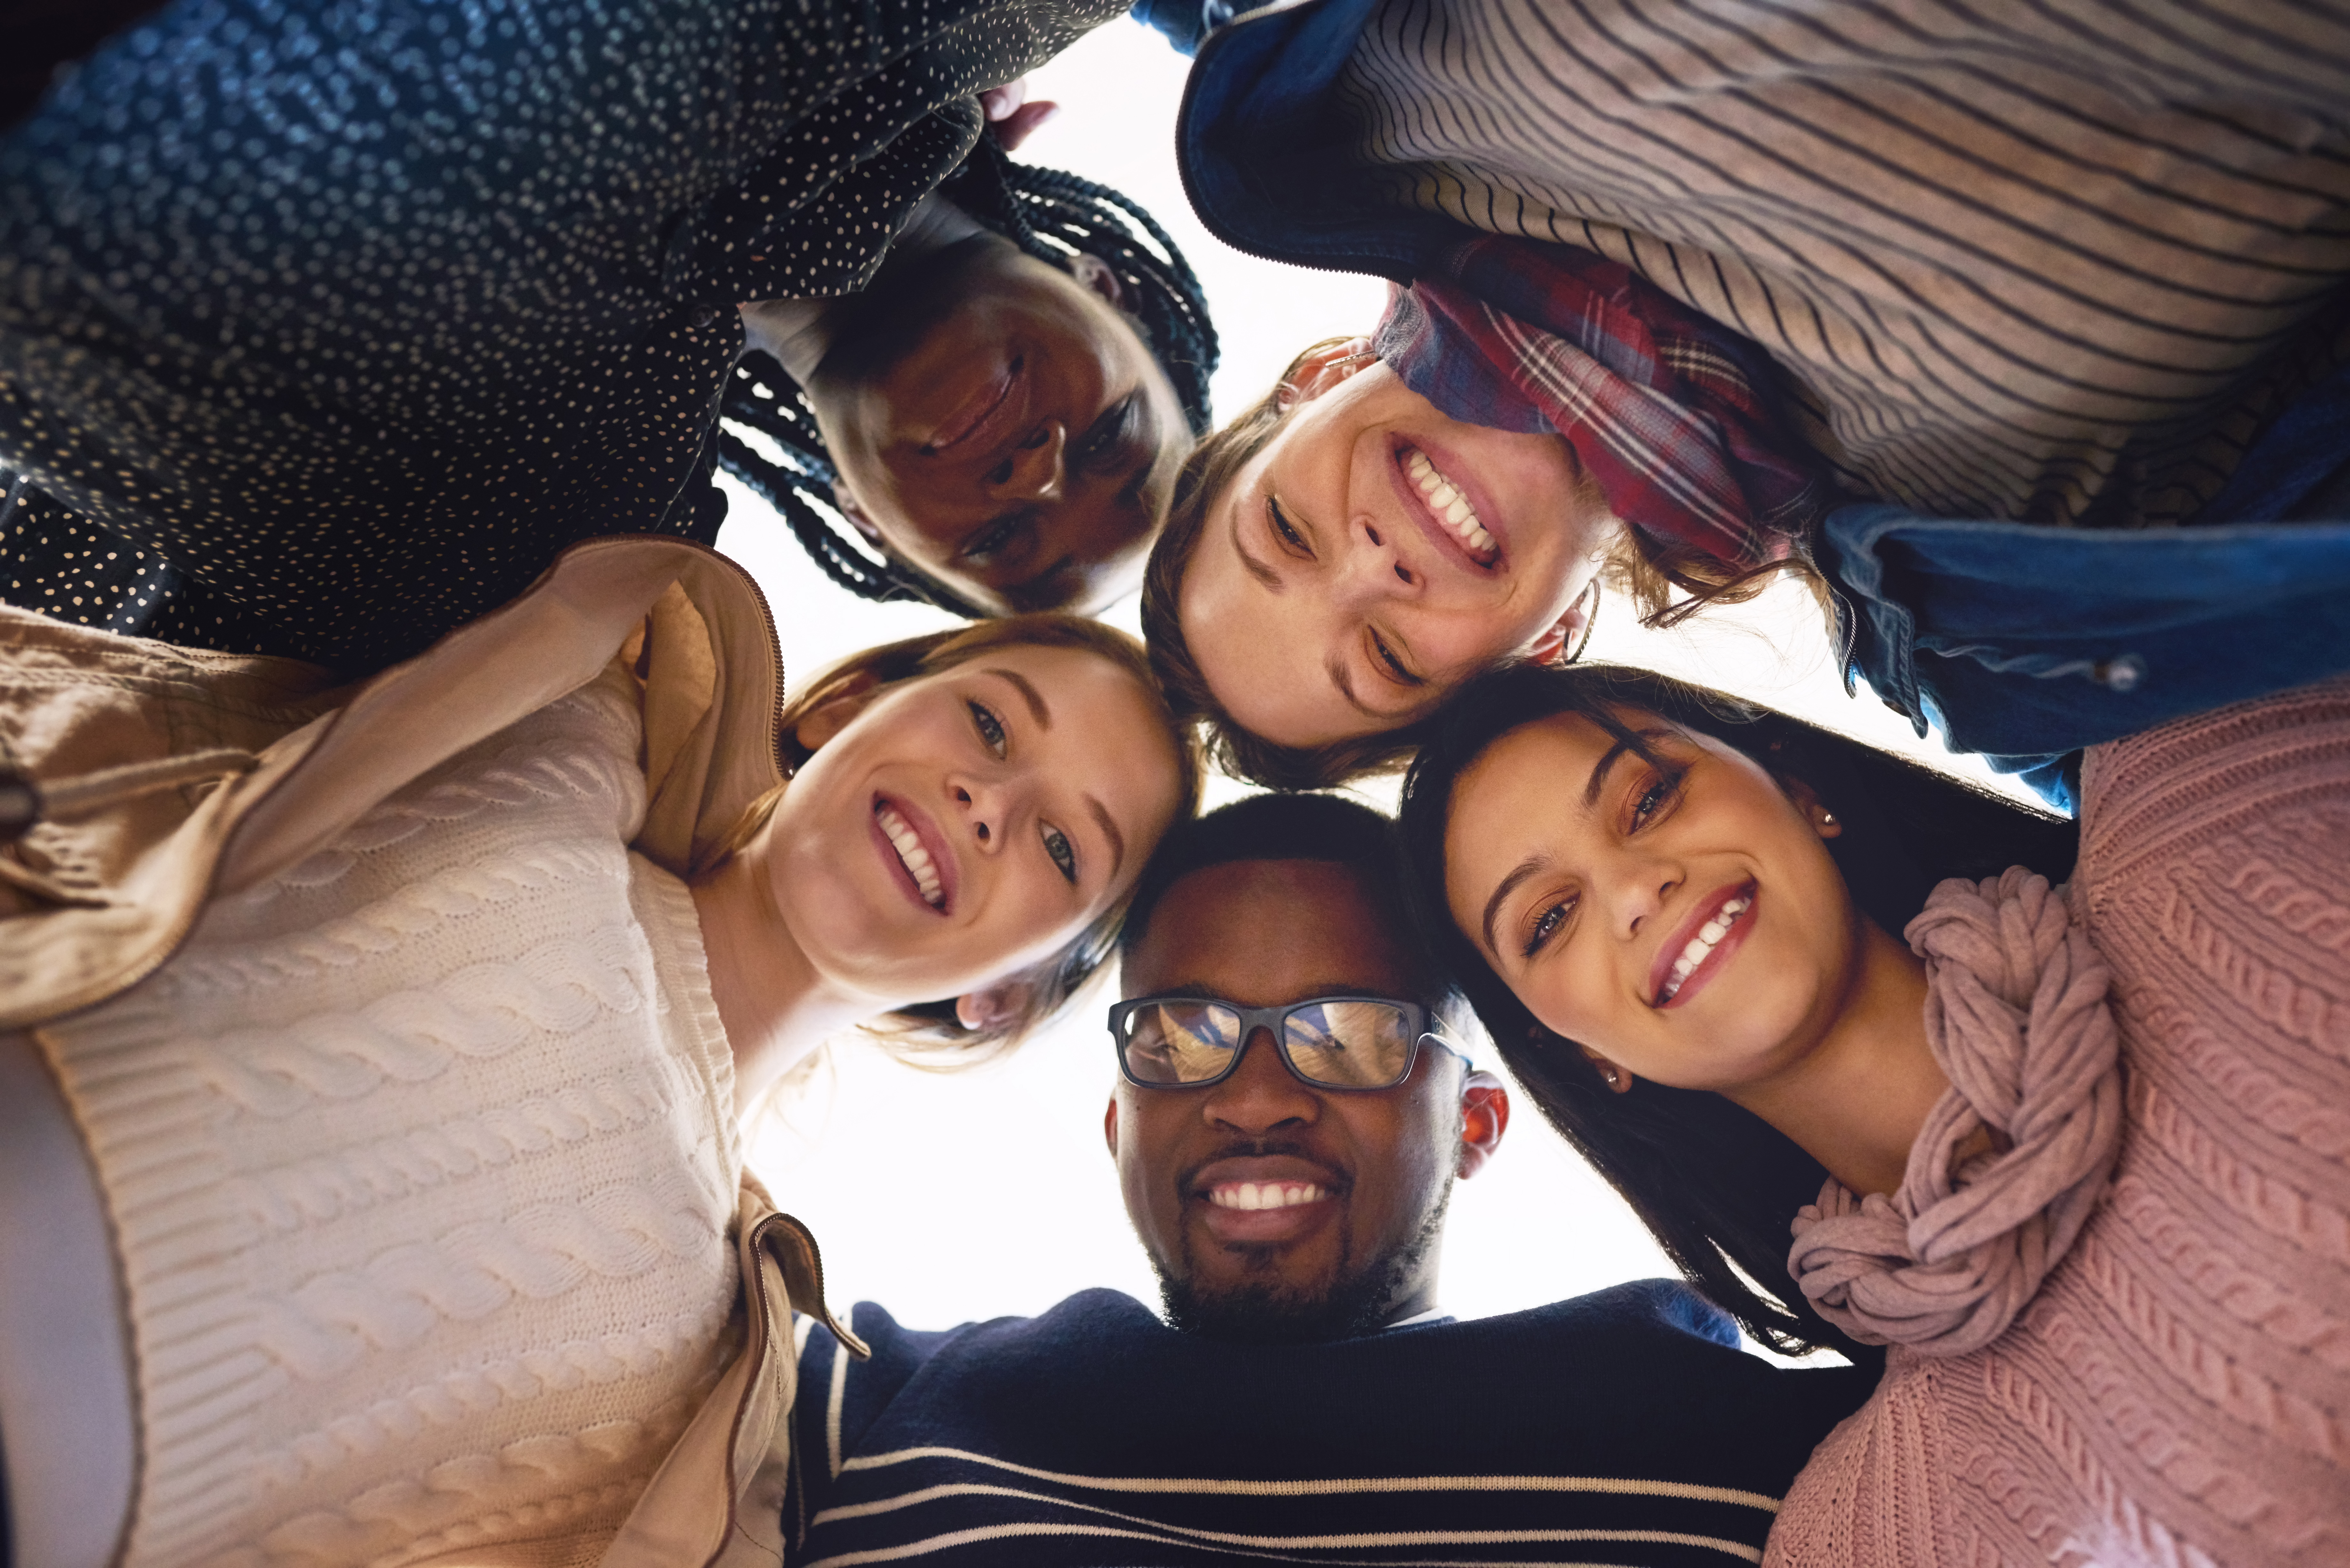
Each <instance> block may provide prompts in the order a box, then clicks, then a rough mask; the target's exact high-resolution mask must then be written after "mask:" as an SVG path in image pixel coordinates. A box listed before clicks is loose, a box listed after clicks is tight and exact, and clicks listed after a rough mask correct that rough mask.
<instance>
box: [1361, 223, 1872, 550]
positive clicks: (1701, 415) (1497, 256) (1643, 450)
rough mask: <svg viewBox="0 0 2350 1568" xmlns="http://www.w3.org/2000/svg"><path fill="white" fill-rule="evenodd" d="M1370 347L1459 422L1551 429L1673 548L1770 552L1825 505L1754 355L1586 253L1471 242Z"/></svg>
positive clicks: (1395, 305)
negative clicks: (1375, 349)
mask: <svg viewBox="0 0 2350 1568" xmlns="http://www.w3.org/2000/svg"><path fill="white" fill-rule="evenodd" d="M1374 343H1375V346H1376V348H1377V349H1378V355H1379V357H1380V358H1382V359H1384V360H1386V361H1387V362H1388V365H1389V366H1390V367H1392V368H1393V369H1394V370H1395V371H1396V373H1397V374H1398V375H1399V376H1400V377H1402V378H1403V381H1404V384H1405V385H1406V386H1408V387H1409V388H1410V389H1412V390H1413V391H1415V392H1418V393H1419V395H1420V396H1421V397H1424V398H1426V399H1428V400H1429V401H1430V402H1432V403H1434V404H1435V405H1436V406H1437V407H1438V408H1439V409H1440V410H1443V411H1444V412H1445V413H1447V414H1449V415H1451V417H1452V418H1454V419H1456V420H1462V421H1468V422H1470V423H1471V424H1481V425H1485V426H1489V427H1491V428H1492V429H1495V430H1508V431H1526V432H1534V433H1542V432H1548V431H1555V432H1557V433H1558V434H1560V435H1563V436H1565V438H1566V440H1567V444H1568V445H1570V446H1572V447H1573V448H1574V449H1575V457H1576V458H1577V460H1579V461H1580V462H1582V464H1583V465H1584V467H1585V468H1586V470H1588V471H1589V472H1590V473H1591V474H1592V476H1593V477H1594V478H1595V479H1596V480H1597V481H1598V482H1599V485H1600V488H1601V490H1602V491H1603V492H1604V493H1606V495H1607V503H1608V505H1609V506H1610V507H1611V508H1612V509H1613V510H1614V511H1615V513H1616V515H1617V516H1618V517H1620V518H1622V519H1623V520H1624V521H1625V522H1626V523H1627V524H1630V525H1631V526H1632V527H1634V528H1637V529H1639V530H1640V531H1641V532H1642V533H1644V534H1646V535H1649V536H1650V537H1651V538H1652V539H1655V540H1657V541H1659V542H1660V543H1662V544H1664V545H1668V546H1671V547H1673V548H1674V549H1676V550H1679V551H1687V552H1691V553H1694V554H1697V555H1700V556H1706V557H1708V558H1711V559H1712V560H1714V561H1717V562H1720V563H1722V564H1723V565H1726V566H1731V567H1735V568H1741V569H1742V568H1745V567H1750V566H1762V565H1763V564H1764V563H1765V562H1769V561H1777V560H1783V559H1784V558H1785V557H1786V556H1788V555H1790V554H1791V553H1792V552H1793V551H1794V549H1795V547H1796V546H1797V545H1798V544H1799V543H1800V542H1801V540H1802V539H1803V537H1804V531H1805V530H1806V529H1807V528H1809V527H1810V525H1811V524H1812V523H1813V522H1814V519H1816V518H1817V517H1818V515H1819V514H1820V512H1821V509H1822V507H1823V505H1824V504H1825V499H1826V495H1827V486H1826V483H1825V480H1824V479H1823V477H1822V469H1821V465H1820V462H1819V460H1818V459H1817V458H1816V457H1815V456H1814V454H1813V452H1811V449H1810V448H1809V447H1807V446H1806V445H1805V444H1804V442H1803V441H1800V440H1798V439H1797V438H1796V437H1795V436H1794V434H1793V433H1792V432H1790V431H1788V430H1787V428H1786V427H1785V424H1784V422H1783V421H1782V420H1781V419H1780V417H1779V413H1778V410H1777V409H1776V408H1775V407H1774V406H1773V401H1772V400H1771V398H1770V396H1769V395H1768V389H1770V388H1771V387H1772V386H1773V382H1774V373H1773V369H1772V368H1771V364H1770V361H1769V359H1768V358H1767V357H1766V356H1765V355H1764V354H1763V351H1762V350H1761V349H1760V348H1757V347H1756V346H1755V345H1754V344H1752V343H1751V342H1749V341H1748V340H1747V339H1745V338H1743V337H1740V336H1739V335H1738V334H1737V333H1735V332H1732V331H1731V330H1730V329H1728V328H1727V327H1721V326H1720V325H1718V324H1717V323H1715V322H1713V321H1711V320H1709V319H1708V318H1707V317H1703V316H1700V314H1698V313H1697V312H1696V311H1694V310H1691V309H1690V308H1689V307H1687V306H1683V305H1681V304H1679V303H1678V302H1677V301H1675V300H1674V299H1672V298H1671V297H1670V296H1668V295H1666V294H1665V292H1664V291H1663V290H1662V289H1659V288H1658V287H1657V286H1655V285H1654V284H1652V283H1650V282H1648V280H1647V279H1646V278H1643V277H1641V276H1640V275H1638V274H1637V273H1635V272H1633V271H1632V270H1631V269H1630V268H1628V267H1626V266H1622V265H1618V264H1617V263H1615V262H1611V261H1608V260H1606V259H1605V258H1603V257H1601V256H1597V255H1595V254H1592V253H1591V252H1589V251H1585V250H1577V249H1575V248H1574V247H1572V246H1568V245H1553V244H1537V243H1535V242H1534V241H1530V240H1514V239H1504V238H1499V237H1488V238H1484V239H1479V240H1473V241H1471V242H1469V243H1468V244H1462V245H1461V246H1458V247H1457V248H1455V249H1454V250H1452V251H1451V252H1449V253H1447V254H1446V255H1445V256H1444V257H1443V259H1442V261H1441V263H1440V265H1439V267H1438V269H1437V270H1436V271H1434V272H1431V273H1429V274H1425V275H1422V276H1421V277H1419V279H1418V280H1417V281H1416V282H1414V283H1413V284H1412V286H1410V287H1409V288H1408V289H1403V290H1400V291H1399V292H1398V293H1397V294H1396V296H1394V298H1393V299H1392V300H1391V301H1390V302H1389V304H1388V314H1387V317H1386V318H1385V319H1384V320H1382V321H1381V322H1380V323H1379V328H1378V335H1377V337H1375V339H1374Z"/></svg>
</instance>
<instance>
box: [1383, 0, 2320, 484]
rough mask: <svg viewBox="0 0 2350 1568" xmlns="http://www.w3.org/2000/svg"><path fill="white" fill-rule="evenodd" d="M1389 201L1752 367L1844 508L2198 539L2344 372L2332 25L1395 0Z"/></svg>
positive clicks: (1915, 9)
mask: <svg viewBox="0 0 2350 1568" xmlns="http://www.w3.org/2000/svg"><path fill="white" fill-rule="evenodd" d="M1345 92H1346V96H1347V101H1348V103H1349V105H1350V107H1351V108H1352V109H1354V111H1355V112H1356V113H1357V115H1358V116H1359V117H1360V124H1361V125H1362V127H1363V130H1362V140H1361V143H1360V151H1361V153H1362V154H1363V155H1364V156H1365V157H1367V159H1368V161H1370V162H1371V163H1372V164H1373V165H1375V166H1376V167H1378V168H1379V169H1381V170H1383V171H1387V178H1388V181H1389V182H1390V185H1389V188H1390V191H1391V192H1392V194H1393V195H1394V196H1395V197H1396V198H1397V199H1398V200H1399V201H1400V202H1404V203H1406V204H1409V205H1412V206H1416V207H1419V208H1423V209H1427V210H1432V211H1437V212H1441V213H1446V214H1448V215H1450V216H1451V217H1453V218H1456V219H1459V220H1461V221H1462V222H1464V223H1470V224H1471V225H1473V226H1475V227H1478V228H1482V229H1486V230H1490V231H1492V232H1493V233H1497V234H1521V235H1525V236H1529V237H1533V238H1537V239H1545V240H1555V241H1561V242H1564V243H1566V244H1577V245H1583V246H1587V247H1588V248H1590V249H1592V250H1595V251H1597V252H1598V253H1599V254H1602V255H1605V256H1607V257H1609V258H1611V259H1614V260H1617V261H1620V262H1623V263H1625V264H1626V265H1629V266H1631V267H1633V268H1635V269H1637V270H1638V271H1639V272H1640V273H1641V274H1642V275H1645V276H1647V277H1648V278H1649V279H1650V280H1651V281H1653V282H1654V283H1656V284H1658V285H1659V286H1661V287H1663V288H1664V289H1666V290H1667V291H1668V292H1669V293H1670V294H1671V295H1673V296H1674V297H1676V298H1678V299H1680V300H1682V301H1683V302H1685V303H1687V304H1689V305H1691V306H1695V307H1696V308H1698V309H1700V310H1702V311H1704V312H1706V313H1707V314H1708V315H1710V316H1712V317H1715V318H1716V319H1717V320H1720V321H1721V322H1723V323H1725V324H1727V325H1729V326H1731V327H1736V328H1737V329H1738V330H1740V331H1742V332H1744V333H1747V334H1748V335H1750V336H1752V337H1754V338H1756V339H1757V340H1758V341H1760V342H1761V343H1763V345H1764V346H1765V347H1766V348H1769V349H1770V350H1771V351H1772V352H1773V355H1774V356H1775V357H1776V358H1778V359H1779V361H1780V362H1781V364H1782V365H1783V366H1784V367H1785V368H1786V369H1787V370H1788V371H1789V372H1790V373H1791V376H1792V379H1793V380H1794V383H1795V386H1796V389H1797V391H1798V394H1799V399H1800V400H1801V401H1802V402H1803V403H1804V405H1805V408H1804V414H1805V416H1806V424H1807V427H1808V428H1807V433H1809V434H1810V435H1811V436H1812V437H1813V439H1814V441H1816V442H1817V443H1818V444H1819V445H1820V447H1821V448H1822V450H1823V451H1824V452H1826V453H1827V454H1828V456H1829V457H1830V458H1831V459H1832V460H1833V461H1834V462H1835V463H1836V464H1837V465H1838V466H1839V467H1840V468H1841V469H1842V470H1843V472H1844V475H1845V478H1846V483H1849V484H1850V485H1852V486H1853V487H1854V488H1856V489H1857V490H1859V491H1861V492H1863V493H1867V494H1871V495H1875V496H1878V497H1882V498H1886V499H1890V500H1896V501H1899V502H1902V503H1905V504H1908V505H1910V506H1913V507H1916V508H1918V509H1920V510H1923V511H1927V512H1929V513H1934V514H1942V515H1961V516H1978V517H1992V518H2012V519H2019V520H2026V521H2033V522H2054V523H2083V524H2097V525H2140V524H2162V523H2171V522H2178V521H2182V520H2185V519H2187V518H2189V517H2190V516H2191V515H2192V514H2193V513H2194V511H2195V510H2196V508H2197V507H2199V505H2200V504H2202V503H2203V502H2204V501H2205V500H2207V499H2209V497H2210V495H2211V494H2212V493H2214V492H2216V490H2217V489H2218V487H2219V485H2220V483H2221V482H2222V481H2223V480H2224V479H2225V477H2226V475H2227V474H2228V472H2230V470H2231V469H2232V468H2233V466H2234V464H2235V462H2236V460H2237V458H2238V457H2239V456H2240V455H2241V452H2242V450H2243V448H2244V447H2245V446H2246V445H2247V444H2249V442H2250V441H2251V437H2252V435H2253V434H2254V432H2255V431H2257V430H2258V429H2259V427H2260V425H2261V424H2262V421H2264V420H2265V419H2266V418H2267V417H2268V416H2269V415H2270V414H2271V413H2272V412H2273V411H2274V410H2275V409H2276V408H2277V407H2278V405H2279V403H2280V402H2281V400H2282V399H2283V398H2286V397H2289V396H2290V395H2292V394H2293V392H2294V391H2296V390H2298V389H2300V388H2301V387H2302V386H2303V385H2305V384H2307V382H2308V380H2309V379H2311V378H2313V377H2314V375H2315V374H2316V373H2318V372H2319V371H2321V370H2322V369H2324V368H2326V367H2328V366H2330V365H2333V364H2336V363H2340V362H2341V361H2342V360H2343V359H2344V358H2350V331H2345V325H2346V324H2350V294H2345V288H2344V286H2343V283H2342V278H2343V276H2344V275H2345V273H2350V5H2345V4H2344V3H2343V0H2206V3H2198V0H2137V3H2135V4H2132V3H2127V0H2066V3H2064V4H2058V3H2056V0H2041V3H2037V4H2035V3H2033V0H1971V3H1970V0H1883V3H1877V4H1869V3H1865V0H1812V3H1809V4H1804V3H1796V0H1783V3H1773V0H1389V3H1388V4H1387V5H1383V6H1382V7H1381V8H1380V10H1379V12H1378V15H1377V16H1375V18H1374V19H1373V21H1372V23H1371V25H1370V26H1368V27H1367V29H1366V31H1365V33H1364V34H1363V36H1362V38H1361V40H1360V42H1359V43H1358V44H1357V47H1356V49H1355V53H1354V56H1353V57H1352V60H1351V61H1350V63H1349V66H1348V73H1347V78H1346V80H1345Z"/></svg>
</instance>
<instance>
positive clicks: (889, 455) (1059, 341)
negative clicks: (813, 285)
mask: <svg viewBox="0 0 2350 1568" xmlns="http://www.w3.org/2000/svg"><path fill="white" fill-rule="evenodd" d="M1124 302H1125V301H1124V291H1123V289H1122V287H1121V286H1120V285H1119V283H1118V278H1117V275H1115V274H1114V273H1113V272H1112V271H1111V270H1110V268H1109V267H1108V266H1107V265H1106V264H1104V263H1103V262H1101V261H1100V260H1098V259H1097V258H1096V257H1093V256H1090V255H1083V254H1080V255H1076V256H1073V257H1071V258H1070V261H1069V264H1068V269H1067V270H1066V271H1063V270H1061V269H1060V268H1057V267H1052V266H1047V265H1045V264H1044V263H1042V262H1039V261H1037V260H1035V258H1033V257H1030V256H1027V255H1025V254H1022V253H1021V252H1019V251H1018V250H1016V249H1014V247H1013V246H1012V245H1011V244H1008V243H1006V242H1004V241H1003V240H1001V239H998V238H996V237H994V236H993V235H991V234H987V233H986V232H985V231H984V230H983V229H982V228H981V227H980V226H979V225H978V224H977V223H975V222H973V221H972V219H971V218H970V217H969V216H968V215H967V214H965V213H962V211H960V210H959V209H957V208H956V207H954V206H953V204H952V203H951V202H946V201H944V200H943V199H941V198H939V197H935V196H933V197H931V199H929V200H928V201H926V202H923V203H922V204H921V205H920V207H919V208H918V209H916V213H915V216H914V218H913V220H912V221H911V222H910V223H908V225H907V227H906V229H905V231H904V232H903V233H902V234H899V237H898V238H897V240H896V241H895V242H893V244H892V245H891V249H890V260H889V264H888V265H885V266H884V267H883V269H882V271H881V274H880V275H879V276H878V277H877V278H876V279H875V281H874V284H873V286H872V287H870V288H869V289H868V291H867V292H866V293H865V294H864V295H863V296H849V297H847V298H846V299H838V300H767V301H762V302H758V303H754V304H746V305H744V306H743V327H744V331H745V334H746V339H747V341H748V342H749V343H750V344H751V345H752V346H753V347H754V348H764V349H765V350H766V351H767V352H769V353H771V354H773V355H775V358H777V359H778V360H780V361H781V362H782V364H783V366H784V368H785V369H787V370H788V371H790V372H791V374H792V376H793V377H794V378H795V379H797V380H798V381H799V382H800V384H801V385H802V386H803V387H804V388H805V389H806V391H807V394H808V398H809V400H810V403H811V405H812V406H813V407H814V409H815V410H816V422H817V424H818V426H819V427H820V428H821V429H822V431H823V432H824V437H825V441H826V444H827V447H828V448H829V449H830V451H831V452H832V456H833V459H834V462H836V463H837V465H838V468H839V476H838V479H837V483H835V486H834V493H835V498H836V499H837V502H838V504H839V505H840V508H841V510H842V512H843V513H844V514H846V515H847V517H848V519H849V520H850V521H851V522H852V523H853V524H856V525H857V527H858V529H860V530H861V531H862V532H863V533H864V534H865V535H866V536H867V537H868V539H870V540H871V541H872V542H873V543H875V544H876V545H880V546H881V547H882V548H883V549H885V550H886V551H888V552H889V554H890V555H892V556H896V557H897V558H898V559H899V560H902V561H906V562H908V563H910V564H911V565H913V566H917V567H919V568H920V570H921V571H922V572H924V573H925V574H927V575H929V576H931V577H933V578H935V579H937V580H938V581H940V582H941V583H944V584H945V585H946V586H947V587H950V588H951V589H953V590H954V592H955V593H956V594H958V595H960V596H961V597H962V598H963V599H964V600H966V601H967V602H969V603H970V604H972V605H973V606H975V607H978V608H980V609H981V610H983V611H985V612H986V613H989V614H1007V613H1016V612H1019V611H1024V610H1035V609H1069V610H1077V611H1086V610H1092V609H1097V608H1099V607H1101V606H1103V605H1105V604H1107V603H1109V602H1110V601H1112V600H1114V599H1116V598H1117V597H1119V596H1120V595H1121V594H1124V593H1126V592H1128V591H1129V590H1130V589H1131V588H1133V587H1135V586H1136V584H1138V583H1139V581H1140V578H1141V571H1142V561H1143V557H1144V556H1145V554H1146V553H1147V552H1148V550H1149V545H1150V539H1151V536H1152V535H1153V534H1154V533H1155V531H1156V529H1157V527H1158V522H1159V516H1160V515H1161V514H1163V512H1164V511H1165V508H1166V502H1167V498H1168V495H1169V493H1170V487H1171V486H1172V484H1173V483H1174V476H1175V469H1176V467H1177V465H1178V464H1179V463H1180V462H1181V460H1182V456H1183V454H1184V452H1188V451H1189V450H1190V448H1191V432H1190V429H1189V427H1188V426H1187V425H1186V424H1185V422H1184V417H1183V411H1182V407H1181V404H1180V400H1178V398H1177V397H1176V394H1175V389H1174V386H1173V384H1172V383H1171V382H1170V381H1169V380H1168V379H1167V376H1166V373H1165V372H1164V371H1163V370H1161V369H1159V366H1158V364H1157V362H1156V361H1154V360H1153V359H1152V358H1151V357H1150V350H1149V347H1148V345H1146V344H1145V343H1144V342H1143V340H1142V338H1141V337H1140V335H1139V332H1138V331H1137V329H1136V327H1135V325H1134V323H1133V322H1132V321H1131V320H1130V319H1128V317H1125V316H1124V315H1122V314H1121V313H1120V307H1121V306H1123V304H1124Z"/></svg>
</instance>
